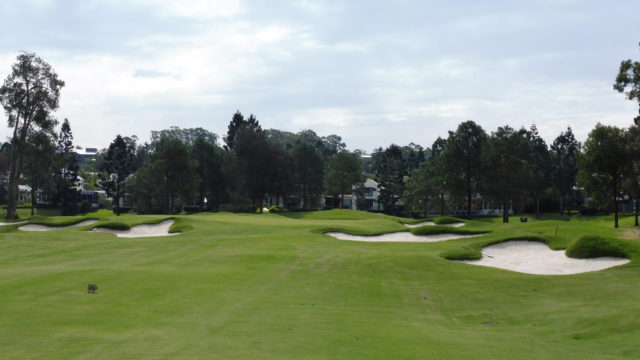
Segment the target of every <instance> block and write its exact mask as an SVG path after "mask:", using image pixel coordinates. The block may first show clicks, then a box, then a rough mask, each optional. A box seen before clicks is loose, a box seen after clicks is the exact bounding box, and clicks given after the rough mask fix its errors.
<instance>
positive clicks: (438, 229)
mask: <svg viewBox="0 0 640 360" xmlns="http://www.w3.org/2000/svg"><path fill="white" fill-rule="evenodd" d="M411 233H412V234H413V235H439V234H458V235H476V234H486V233H489V231H486V230H473V229H466V228H457V227H453V226H441V225H435V226H421V227H418V228H413V229H411Z"/></svg>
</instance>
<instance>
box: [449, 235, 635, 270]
mask: <svg viewBox="0 0 640 360" xmlns="http://www.w3.org/2000/svg"><path fill="white" fill-rule="evenodd" d="M462 262H465V263H467V264H473V265H481V266H490V267H495V268H499V269H505V270H512V271H517V272H521V273H526V274H537V275H569V274H579V273H584V272H589V271H598V270H603V269H607V268H610V267H613V266H618V265H622V264H626V263H628V262H629V259H624V258H616V257H599V258H593V259H574V258H570V257H567V255H565V252H564V250H551V249H550V248H549V246H547V244H545V243H541V242H536V241H523V240H515V241H506V242H503V243H499V244H495V245H490V246H487V247H485V248H484V249H482V259H480V260H463V261H462Z"/></svg>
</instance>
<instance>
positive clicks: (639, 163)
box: [622, 124, 640, 226]
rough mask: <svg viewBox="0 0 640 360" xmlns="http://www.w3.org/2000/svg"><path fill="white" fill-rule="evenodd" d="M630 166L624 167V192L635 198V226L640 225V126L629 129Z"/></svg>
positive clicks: (628, 150)
mask: <svg viewBox="0 0 640 360" xmlns="http://www.w3.org/2000/svg"><path fill="white" fill-rule="evenodd" d="M626 134H627V140H626V141H625V144H626V145H627V154H628V156H629V157H628V160H629V164H628V166H625V167H624V175H623V177H624V178H623V182H622V190H623V191H624V193H626V194H628V195H629V196H631V197H632V198H633V208H634V211H633V213H634V219H635V226H639V225H640V224H639V223H638V205H639V204H638V202H639V200H640V125H637V124H636V125H633V126H631V127H629V130H628V131H627V132H626Z"/></svg>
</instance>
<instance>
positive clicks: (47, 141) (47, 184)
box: [23, 131, 56, 216]
mask: <svg viewBox="0 0 640 360" xmlns="http://www.w3.org/2000/svg"><path fill="white" fill-rule="evenodd" d="M55 154H56V147H55V144H54V139H53V138H52V137H51V135H50V134H48V133H46V132H41V131H38V132H35V133H33V134H31V135H30V136H29V137H28V142H27V146H26V147H25V154H24V172H23V174H24V176H25V177H26V180H27V183H28V184H29V187H31V216H34V215H35V208H36V205H37V201H38V190H43V191H50V190H51V188H52V186H53V184H52V181H51V174H52V173H53V169H52V164H53V163H54V162H55Z"/></svg>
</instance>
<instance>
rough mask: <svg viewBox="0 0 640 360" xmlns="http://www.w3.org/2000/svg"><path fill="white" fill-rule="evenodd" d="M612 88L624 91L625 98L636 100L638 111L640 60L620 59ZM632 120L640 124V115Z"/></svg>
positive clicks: (639, 99) (639, 107)
mask: <svg viewBox="0 0 640 360" xmlns="http://www.w3.org/2000/svg"><path fill="white" fill-rule="evenodd" d="M613 89H614V90H616V91H617V92H620V93H624V94H625V95H626V96H627V99H629V100H631V101H636V102H637V103H638V105H639V106H638V110H639V112H640V62H638V61H632V60H631V59H627V60H624V61H622V62H621V63H620V69H619V71H618V75H617V76H616V82H615V83H614V84H613ZM634 121H635V123H636V124H637V125H640V115H639V116H637V117H636V118H635V119H634Z"/></svg>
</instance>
